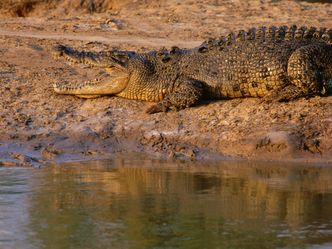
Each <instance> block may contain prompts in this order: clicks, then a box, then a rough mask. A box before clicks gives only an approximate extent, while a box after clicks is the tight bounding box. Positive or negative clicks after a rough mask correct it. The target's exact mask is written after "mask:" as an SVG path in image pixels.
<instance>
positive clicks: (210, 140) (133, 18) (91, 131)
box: [0, 0, 332, 166]
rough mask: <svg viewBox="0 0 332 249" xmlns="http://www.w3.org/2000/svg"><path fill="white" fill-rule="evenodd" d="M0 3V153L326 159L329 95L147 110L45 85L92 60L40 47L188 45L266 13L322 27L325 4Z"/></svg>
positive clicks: (191, 0)
mask: <svg viewBox="0 0 332 249" xmlns="http://www.w3.org/2000/svg"><path fill="white" fill-rule="evenodd" d="M29 2H30V5H29ZM60 2H61V3H60ZM0 14H1V15H0V25H1V26H0V96H1V98H0V130H1V134H0V165H3V166H11V165H22V166H26V165H33V166H38V165H42V164H44V163H46V162H50V161H56V162H61V161H70V160H89V159H101V158H110V157H113V156H114V155H116V154H117V153H121V154H126V153H128V154H130V153H131V152H135V153H137V152H138V153H146V154H148V155H150V156H152V157H155V158H179V159H204V160H206V159H212V160H219V159H249V160H276V161H285V162H286V161H287V162H290V161H300V162H320V163H332V96H329V97H314V98H311V99H299V100H297V101H293V102H290V103H272V104H267V103H261V101H260V100H259V99H254V98H249V99H234V100H225V101H213V102H206V103H202V105H200V106H197V107H193V108H188V109H186V110H181V111H179V112H169V113H158V114H153V115H148V114H145V110H146V109H147V108H148V107H150V106H151V105H152V104H151V103H147V102H140V101H134V100H126V99H121V98H118V97H102V98H98V99H90V100H84V99H79V98H77V97H74V96H64V95H57V94H55V93H54V92H53V91H52V87H51V86H52V84H53V83H56V82H63V83H64V84H65V83H66V82H70V81H73V82H80V81H85V80H88V79H93V78H95V77H96V75H97V74H100V73H101V72H100V71H96V70H91V69H89V68H86V67H84V66H77V65H75V66H69V65H67V64H65V63H64V61H62V60H59V61H55V60H54V59H53V58H52V57H51V56H50V53H49V51H50V49H51V47H52V46H53V45H54V44H57V43H62V44H66V45H70V46H73V47H75V48H77V49H86V50H93V51H101V50H106V49H111V48H121V49H130V50H139V51H147V50H152V49H156V48H161V47H167V48H170V47H171V46H173V45H177V46H180V47H187V48H189V47H193V46H196V45H199V44H200V43H201V42H202V41H203V40H204V39H207V38H209V37H216V36H219V35H222V34H227V33H228V32H229V31H231V30H239V29H248V28H249V27H252V26H262V25H266V26H268V25H272V24H273V25H291V24H297V25H298V26H301V25H306V26H318V27H321V26H326V27H329V28H332V19H331V16H332V4H329V3H311V2H306V1H288V0H278V1H275V0H259V1H258V0H251V1H242V0H223V1H218V0H167V1H143V0H141V1H140V0H136V1H135V0H132V1H105V0H104V1H56V0H54V1H52V0H48V1H46V0H45V1H42V0H39V1H38V0H35V1H13V0H12V1H10V0H8V1H7V2H6V1H2V4H0Z"/></svg>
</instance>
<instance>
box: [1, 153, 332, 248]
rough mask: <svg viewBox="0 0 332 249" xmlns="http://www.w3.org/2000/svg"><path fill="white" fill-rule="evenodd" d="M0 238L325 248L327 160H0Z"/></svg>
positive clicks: (331, 182) (27, 243) (34, 243)
mask: <svg viewBox="0 0 332 249" xmlns="http://www.w3.org/2000/svg"><path fill="white" fill-rule="evenodd" d="M0 248H1V249H2V248H24V249H25V248H89V249H90V248H91V249H93V248H121V249H122V248H137V249H138V248H142V249H144V248H156V249H157V248H255V249H256V248H332V167H326V166H314V165H313V166H303V165H271V163H267V164H261V165H257V164H243V163H234V162H233V163H219V164H218V163H214V164H204V165H203V164H202V165H199V164H196V165H191V164H185V163H181V164H179V163H178V164H176V163H167V162H160V161H151V160H143V159H142V160H141V159H137V160H121V159H119V160H114V161H104V162H90V163H84V164H82V163H73V164H64V165H61V166H54V167H53V166H52V167H46V168H43V169H20V168H16V169H15V168H0Z"/></svg>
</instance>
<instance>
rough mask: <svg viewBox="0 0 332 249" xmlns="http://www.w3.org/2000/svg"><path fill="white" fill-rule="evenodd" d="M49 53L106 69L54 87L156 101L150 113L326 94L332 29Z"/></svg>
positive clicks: (255, 31)
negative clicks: (96, 76)
mask: <svg viewBox="0 0 332 249" xmlns="http://www.w3.org/2000/svg"><path fill="white" fill-rule="evenodd" d="M53 56H54V57H56V58H58V57H64V58H66V59H67V60H68V61H69V62H71V63H83V64H88V65H90V66H93V67H100V68H103V69H105V71H106V72H107V75H108V76H107V78H106V79H104V80H102V81H95V82H92V81H91V82H84V83H80V84H75V85H69V86H68V85H61V84H55V85H54V86H53V88H54V91H55V92H56V93H58V94H72V95H76V96H78V97H82V98H95V97H99V96H103V95H116V96H120V97H123V98H128V99H134V100H143V101H149V102H156V103H155V104H154V105H153V106H151V107H150V108H149V109H148V110H147V113H156V112H165V111H168V110H170V109H176V110H179V109H184V108H186V107H190V106H193V105H195V104H197V103H199V102H200V101H202V100H204V99H207V100H211V99H231V98H241V97H242V98H243V97H260V98H262V97H264V98H263V99H267V100H269V99H270V100H278V101H290V100H293V99H297V98H300V97H310V96H314V95H320V96H323V95H327V94H328V92H329V90H330V89H331V85H332V29H326V28H315V27H305V26H302V27H297V26H296V25H293V26H280V27H276V26H270V27H265V26H262V27H258V28H250V29H248V30H246V31H245V30H240V31H238V32H231V33H229V34H228V35H227V36H221V37H218V38H214V39H208V40H207V41H205V42H203V43H202V44H201V45H199V46H197V47H195V48H191V49H182V48H179V47H172V48H171V49H168V50H167V49H166V48H161V49H159V50H154V51H149V52H134V51H122V50H116V49H114V50H109V51H101V52H87V51H77V50H75V49H73V48H71V47H68V46H65V45H56V46H55V47H54V49H53Z"/></svg>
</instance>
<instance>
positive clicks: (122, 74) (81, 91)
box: [53, 69, 129, 98]
mask: <svg viewBox="0 0 332 249" xmlns="http://www.w3.org/2000/svg"><path fill="white" fill-rule="evenodd" d="M107 71H109V76H108V78H107V79H105V80H102V81H95V82H84V83H81V84H73V85H69V86H61V85H59V84H54V85H53V89H54V91H55V92H56V93H58V94H71V95H78V96H79V95H82V96H85V97H86V98H88V97H89V95H91V96H93V95H114V94H118V93H120V92H121V91H123V90H124V89H125V88H126V87H127V84H128V80H129V76H128V74H127V72H126V71H124V70H118V69H108V70H107Z"/></svg>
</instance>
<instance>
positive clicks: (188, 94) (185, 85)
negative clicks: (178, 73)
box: [146, 77, 203, 114]
mask: <svg viewBox="0 0 332 249" xmlns="http://www.w3.org/2000/svg"><path fill="white" fill-rule="evenodd" d="M202 96H203V83H202V82H200V81H197V80H194V79H188V78H182V77H181V78H179V79H177V81H176V82H175V86H174V89H173V91H172V92H171V93H169V94H167V95H166V96H165V98H164V99H163V100H162V101H160V102H159V103H157V104H156V105H153V106H152V107H150V108H149V109H148V110H147V111H146V113H149V114H153V113H157V112H167V111H168V110H169V109H171V108H175V109H176V110H178V109H184V108H187V107H189V106H192V105H194V104H196V103H197V102H198V101H199V100H200V99H201V98H202Z"/></svg>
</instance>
